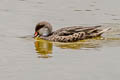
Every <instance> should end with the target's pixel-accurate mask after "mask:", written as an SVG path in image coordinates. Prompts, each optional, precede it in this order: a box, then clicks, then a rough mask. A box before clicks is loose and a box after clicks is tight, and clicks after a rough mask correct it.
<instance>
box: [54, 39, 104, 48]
mask: <svg viewBox="0 0 120 80" xmlns="http://www.w3.org/2000/svg"><path fill="white" fill-rule="evenodd" d="M103 39H104V38H102V37H96V38H93V39H86V40H80V41H78V42H72V43H55V46H57V47H60V48H62V49H91V48H99V47H100V46H101V45H100V44H99V42H98V40H103Z"/></svg>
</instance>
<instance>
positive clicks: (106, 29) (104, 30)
mask: <svg viewBox="0 0 120 80" xmlns="http://www.w3.org/2000/svg"><path fill="white" fill-rule="evenodd" d="M109 30H111V28H105V29H103V30H101V31H100V32H98V34H99V35H101V34H103V33H104V32H107V31H109Z"/></svg>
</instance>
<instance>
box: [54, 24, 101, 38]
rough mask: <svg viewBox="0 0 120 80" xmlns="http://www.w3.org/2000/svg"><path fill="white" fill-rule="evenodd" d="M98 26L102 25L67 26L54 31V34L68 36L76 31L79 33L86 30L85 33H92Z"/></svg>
mask: <svg viewBox="0 0 120 80" xmlns="http://www.w3.org/2000/svg"><path fill="white" fill-rule="evenodd" d="M98 27H101V26H92V27H83V26H72V27H66V28H61V29H59V30H57V31H55V32H53V34H54V35H59V36H68V35H72V34H74V33H79V32H84V33H89V34H90V33H92V32H95V31H97V30H98V29H97V28H98Z"/></svg>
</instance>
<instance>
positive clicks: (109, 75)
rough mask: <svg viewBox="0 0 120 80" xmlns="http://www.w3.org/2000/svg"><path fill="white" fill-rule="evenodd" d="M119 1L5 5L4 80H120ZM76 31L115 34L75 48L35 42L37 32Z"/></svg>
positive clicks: (1, 36) (0, 23) (0, 63)
mask: <svg viewBox="0 0 120 80" xmlns="http://www.w3.org/2000/svg"><path fill="white" fill-rule="evenodd" d="M119 3H120V1H119V0H1V1H0V45H1V46H0V79H1V80H40V79H43V80H73V79H74V80H80V79H81V80H113V79H115V80H119V79H120V76H119V75H120V70H119V67H120V8H119ZM39 21H48V22H50V23H51V24H52V25H53V28H54V30H56V29H59V28H62V27H64V26H72V25H83V26H91V25H102V26H105V27H111V28H112V29H111V30H110V31H109V32H107V33H105V34H104V35H103V36H102V37H98V38H94V39H88V40H83V41H79V42H75V43H52V42H48V41H44V40H40V39H39V40H38V39H37V40H34V39H33V38H32V35H33V33H34V27H35V25H36V24H37V23H38V22H39Z"/></svg>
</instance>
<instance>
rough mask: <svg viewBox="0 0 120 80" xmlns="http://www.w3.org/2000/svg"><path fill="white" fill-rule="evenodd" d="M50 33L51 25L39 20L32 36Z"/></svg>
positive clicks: (45, 35)
mask: <svg viewBox="0 0 120 80" xmlns="http://www.w3.org/2000/svg"><path fill="white" fill-rule="evenodd" d="M51 33H52V25H51V24H50V23H48V22H46V21H42V22H39V23H38V24H37V25H36V27H35V34H34V37H37V36H43V37H47V36H49V35H50V34H51Z"/></svg>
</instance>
